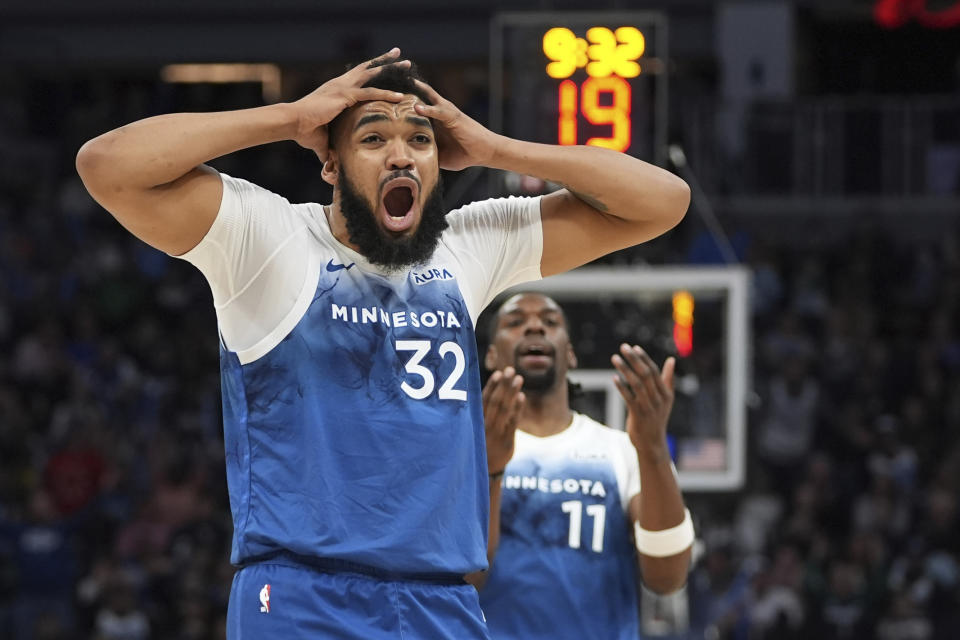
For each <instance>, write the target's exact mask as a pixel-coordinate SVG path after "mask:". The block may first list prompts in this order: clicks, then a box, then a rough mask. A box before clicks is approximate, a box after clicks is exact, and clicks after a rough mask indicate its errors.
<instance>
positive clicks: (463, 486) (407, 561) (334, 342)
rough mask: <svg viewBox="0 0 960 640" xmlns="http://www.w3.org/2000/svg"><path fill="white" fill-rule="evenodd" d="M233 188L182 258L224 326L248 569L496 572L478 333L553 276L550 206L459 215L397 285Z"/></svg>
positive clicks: (228, 435)
mask: <svg viewBox="0 0 960 640" xmlns="http://www.w3.org/2000/svg"><path fill="white" fill-rule="evenodd" d="M221 175H222V174H221ZM222 180H223V187H224V193H223V199H222V202H221V205H220V210H219V212H218V214H217V217H216V219H215V221H214V222H213V225H212V226H211V228H210V230H209V231H208V232H207V234H206V236H205V237H204V239H203V240H202V241H201V242H200V243H199V244H198V245H197V246H196V247H195V248H194V249H192V250H190V251H189V252H187V253H186V254H184V255H183V256H180V257H182V258H184V259H186V260H188V261H189V262H191V263H193V264H194V265H196V266H197V267H198V268H199V269H200V270H201V271H202V272H203V274H204V275H205V276H206V278H207V281H208V282H209V283H210V286H211V289H212V291H213V299H214V305H215V307H216V311H217V321H218V326H219V329H220V335H221V358H220V360H221V385H222V392H223V409H224V440H225V447H226V464H227V483H228V487H229V490H230V507H231V511H232V515H233V523H234V537H233V550H232V554H231V560H232V561H233V562H234V563H236V564H242V563H246V562H250V561H255V560H256V559H257V558H262V557H268V556H270V555H271V554H274V553H277V552H281V553H282V552H287V553H293V554H298V555H301V556H307V557H315V558H324V559H335V560H343V561H347V562H352V563H358V564H363V565H366V566H369V567H374V568H376V569H379V570H382V571H385V572H392V573H397V574H417V573H454V574H464V573H468V572H471V571H476V570H479V569H481V568H484V567H485V566H486V538H487V531H486V523H487V517H488V502H489V496H488V481H487V468H486V452H485V446H484V429H483V410H482V403H481V395H480V380H479V366H478V361H477V352H476V339H475V336H474V323H475V322H476V318H477V315H478V314H479V313H480V311H481V310H482V309H483V307H484V306H486V305H487V304H488V303H489V302H490V301H491V300H492V299H493V298H494V297H495V296H496V295H497V294H498V293H499V292H500V291H502V290H503V289H505V288H507V287H509V286H511V285H514V284H518V283H520V282H524V281H529V280H535V279H538V278H539V277H540V257H541V254H542V243H543V240H542V231H541V226H540V207H539V199H536V198H509V199H503V200H487V201H484V202H479V203H473V204H471V205H467V206H466V207H463V208H461V209H459V210H456V211H453V212H451V213H449V214H448V215H447V221H448V223H449V225H450V226H449V228H448V229H447V230H446V231H444V233H443V235H442V236H441V239H440V243H439V245H438V247H437V249H436V250H435V252H434V254H433V255H432V256H430V257H429V258H427V259H426V260H425V261H424V262H423V263H422V264H421V265H418V266H415V267H413V268H409V269H404V270H402V271H399V272H396V273H387V272H385V271H384V270H382V269H379V268H377V267H375V266H373V265H371V264H370V263H369V262H367V261H366V260H365V259H364V258H363V256H361V255H360V254H358V253H357V252H355V251H353V250H351V249H349V248H348V247H345V246H343V245H342V244H340V243H339V242H338V241H337V240H336V239H335V238H334V237H333V235H332V233H331V231H330V228H329V226H328V224H327V219H326V216H325V214H324V211H323V207H322V206H320V205H318V204H313V203H308V204H296V205H294V204H290V203H289V202H288V201H287V200H285V199H284V198H282V197H280V196H278V195H276V194H274V193H271V192H269V191H267V190H265V189H263V188H260V187H257V186H255V185H253V184H251V183H249V182H246V181H243V180H238V179H235V178H231V177H230V176H226V175H222Z"/></svg>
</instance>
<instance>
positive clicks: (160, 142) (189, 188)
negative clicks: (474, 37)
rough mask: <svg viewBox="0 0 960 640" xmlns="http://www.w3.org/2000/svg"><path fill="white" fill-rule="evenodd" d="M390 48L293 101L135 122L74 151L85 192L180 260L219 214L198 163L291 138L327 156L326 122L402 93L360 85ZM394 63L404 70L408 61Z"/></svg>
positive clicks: (211, 180) (206, 171) (216, 196)
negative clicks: (357, 106)
mask: <svg viewBox="0 0 960 640" xmlns="http://www.w3.org/2000/svg"><path fill="white" fill-rule="evenodd" d="M399 55H400V50H399V49H393V50H392V51H390V52H388V53H387V54H385V55H384V56H381V58H379V59H377V60H376V61H371V64H364V65H358V66H357V67H354V68H353V69H351V70H350V71H348V72H346V73H345V74H343V75H341V76H338V77H336V78H333V79H332V80H330V81H328V82H326V83H325V84H323V85H322V86H320V87H319V88H318V89H316V90H315V91H313V92H312V93H310V94H309V95H307V96H305V97H304V98H301V99H300V100H297V101H296V102H292V103H280V104H275V105H270V106H265V107H258V108H254V109H243V110H239V111H226V112H219V113H174V114H167V115H162V116H156V117H153V118H146V119H144V120H139V121H137V122H134V123H132V124H128V125H125V126H123V127H120V128H119V129H114V130H113V131H109V132H107V133H105V134H103V135H101V136H98V137H96V138H94V139H92V140H90V141H88V142H87V143H86V144H84V145H83V147H81V148H80V151H79V152H78V154H77V172H78V173H79V174H80V177H81V178H82V179H83V182H84V185H86V187H87V190H88V191H89V192H90V194H91V195H92V196H93V197H94V199H95V200H96V201H97V202H99V203H100V204H101V205H102V206H103V207H104V208H105V209H107V210H108V211H109V212H110V213H111V214H113V216H114V217H115V218H116V219H117V220H118V221H119V222H120V224H122V225H123V226H124V227H126V228H127V229H128V230H129V231H130V232H131V233H133V234H134V235H135V236H137V237H138V238H140V239H141V240H143V241H144V242H146V243H147V244H150V245H152V246H154V247H156V248H157V249H160V250H162V251H166V252H168V253H171V254H175V255H179V254H182V253H185V252H186V251H188V250H190V249H192V248H193V247H194V246H195V245H196V244H197V243H198V242H200V240H201V239H202V238H203V236H204V234H206V232H207V230H208V229H209V228H210V225H211V224H212V223H213V220H214V218H215V217H216V215H217V210H218V208H219V206H220V199H221V197H222V189H223V186H222V183H221V180H220V178H219V176H218V175H217V174H216V172H215V171H214V170H212V169H210V168H209V167H206V166H205V165H204V163H205V162H208V161H210V160H213V159H214V158H218V157H220V156H223V155H226V154H228V153H232V152H234V151H239V150H240V149H246V148H249V147H254V146H258V145H261V144H266V143H269V142H276V141H280V140H295V141H296V142H297V143H299V144H300V145H302V146H304V147H306V148H308V149H312V150H314V151H315V152H316V153H317V155H318V157H320V159H321V160H324V159H325V158H326V153H327V127H326V125H327V123H329V122H330V121H331V120H333V119H334V118H335V117H336V116H337V115H338V114H340V113H341V112H342V111H343V110H344V109H346V108H348V107H350V106H352V105H354V104H356V103H357V102H360V101H364V100H387V101H391V102H399V101H400V100H401V99H402V98H403V94H400V93H396V92H393V91H385V90H382V89H375V88H363V84H364V83H365V82H366V81H368V80H370V79H371V78H372V77H373V76H375V75H376V74H377V73H379V72H380V71H381V70H382V69H381V68H380V67H377V66H372V63H383V62H385V61H386V60H389V59H394V60H396V59H397V58H398V56H399ZM394 64H398V65H408V64H409V62H407V61H398V62H395V63H394Z"/></svg>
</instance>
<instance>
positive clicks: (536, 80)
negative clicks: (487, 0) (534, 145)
mask: <svg viewBox="0 0 960 640" xmlns="http://www.w3.org/2000/svg"><path fill="white" fill-rule="evenodd" d="M666 36H667V34H666V19H665V18H664V17H663V15H662V14H658V13H652V12H617V13H604V12H590V13H536V14H530V13H504V14H499V15H498V16H497V17H496V18H495V19H494V21H493V26H492V31H491V65H490V67H491V118H490V120H491V126H492V128H494V130H497V131H500V132H502V133H504V134H506V135H508V136H511V137H517V138H521V139H524V140H532V141H535V142H544V143H550V144H562V145H575V144H588V145H595V146H599V147H605V148H608V149H614V150H616V151H621V152H624V153H628V154H630V155H632V156H635V157H638V158H641V159H643V160H646V161H648V162H655V163H657V164H663V162H664V161H665V158H666V139H665V136H666V118H667V105H666V74H665V73H664V68H665V63H664V60H665V59H666Z"/></svg>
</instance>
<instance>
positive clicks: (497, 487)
mask: <svg viewBox="0 0 960 640" xmlns="http://www.w3.org/2000/svg"><path fill="white" fill-rule="evenodd" d="M502 495H503V476H502V475H500V476H497V477H496V478H492V477H491V478H490V528H489V530H488V531H487V562H488V563H489V564H490V565H493V557H494V556H495V555H497V547H499V546H500V499H501V497H502Z"/></svg>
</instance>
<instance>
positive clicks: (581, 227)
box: [417, 83, 690, 276]
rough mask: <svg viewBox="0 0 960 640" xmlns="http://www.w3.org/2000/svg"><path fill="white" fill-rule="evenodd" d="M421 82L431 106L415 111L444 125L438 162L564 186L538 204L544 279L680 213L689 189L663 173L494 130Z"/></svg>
mask: <svg viewBox="0 0 960 640" xmlns="http://www.w3.org/2000/svg"><path fill="white" fill-rule="evenodd" d="M421 84H422V85H423V86H424V88H425V89H427V90H428V91H429V92H430V96H431V98H432V99H433V102H434V104H433V105H432V106H430V105H418V106H417V110H418V111H419V112H420V113H422V114H423V115H426V116H428V117H430V118H433V119H434V120H436V121H439V122H440V123H441V124H442V125H443V126H442V127H441V128H440V131H439V132H438V134H437V135H438V138H437V144H438V146H439V148H440V162H441V167H443V168H445V169H453V170H458V169H463V168H465V167H468V166H475V165H480V166H485V167H491V168H495V169H505V170H509V171H515V172H517V173H524V174H528V175H533V176H537V177H539V178H542V179H544V180H549V181H551V182H556V183H559V184H562V185H564V186H565V187H566V189H561V190H560V191H557V192H556V193H552V194H550V195H547V196H545V197H544V198H543V200H542V202H541V219H542V224H543V257H542V258H541V263H540V266H541V268H540V270H541V273H542V274H543V275H544V276H548V275H552V274H555V273H561V272H563V271H567V270H569V269H572V268H574V267H578V266H580V265H582V264H585V263H587V262H590V261H591V260H594V259H596V258H599V257H600V256H603V255H606V254H608V253H611V252H613V251H617V250H619V249H625V248H626V247H630V246H633V245H636V244H639V243H641V242H645V241H646V240H650V239H651V238H655V237H657V236H659V235H660V234H662V233H664V232H666V231H668V230H669V229H671V228H673V227H674V226H675V225H676V224H677V223H678V222H680V220H681V219H682V218H683V216H684V214H685V213H686V211H687V207H688V205H689V204H690V189H689V187H687V184H686V183H685V182H684V181H683V180H681V179H680V178H678V177H677V176H675V175H673V174H672V173H670V172H669V171H665V170H663V169H661V168H659V167H656V166H654V165H651V164H648V163H646V162H643V161H642V160H638V159H636V158H633V157H631V156H628V155H625V154H623V153H618V152H616V151H612V150H610V149H601V148H599V147H591V146H557V145H548V144H537V143H533V142H524V141H521V140H514V139H512V138H507V137H505V136H501V135H497V134H495V133H493V132H491V131H489V130H488V129H486V128H484V127H483V126H482V125H480V124H479V123H477V122H476V121H474V120H472V119H471V118H469V117H468V116H466V115H465V114H463V113H462V112H461V111H460V110H459V109H458V108H457V107H456V105H454V104H453V103H451V102H450V101H449V100H445V99H444V98H443V97H441V96H440V95H439V94H437V93H436V91H434V90H433V89H431V88H430V87H428V86H427V85H426V84H424V83H421Z"/></svg>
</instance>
